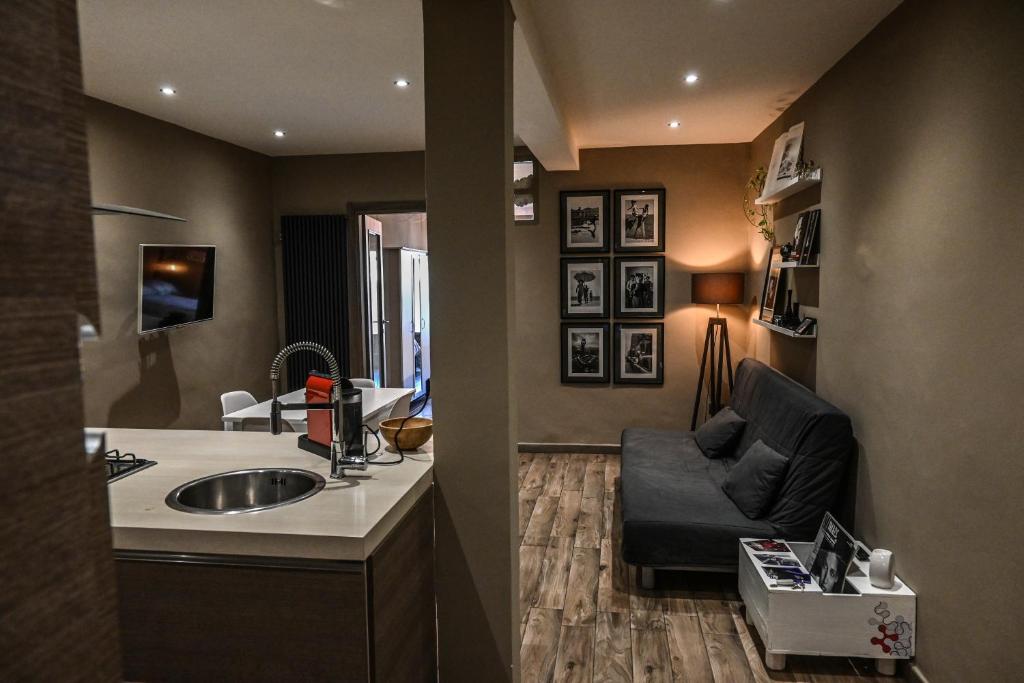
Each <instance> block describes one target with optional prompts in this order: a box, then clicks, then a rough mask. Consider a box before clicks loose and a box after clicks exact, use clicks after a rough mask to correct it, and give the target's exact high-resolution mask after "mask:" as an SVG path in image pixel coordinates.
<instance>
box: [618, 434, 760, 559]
mask: <svg viewBox="0 0 1024 683" xmlns="http://www.w3.org/2000/svg"><path fill="white" fill-rule="evenodd" d="M728 471H729V468H728V463H727V462H726V461H725V460H711V459H709V458H707V457H705V456H704V454H703V453H701V451H700V448H699V447H698V446H697V443H696V441H695V440H694V435H693V432H680V431H671V430H662V429H627V430H626V431H624V432H623V433H622V475H621V477H622V478H621V481H622V529H623V531H622V556H623V559H624V560H625V561H626V562H628V563H630V564H642V565H645V566H661V567H673V566H687V567H700V566H706V567H722V566H735V564H736V562H737V557H738V551H737V542H738V539H740V538H742V537H744V536H756V537H768V538H771V537H772V536H774V535H775V529H774V528H773V527H772V525H771V524H769V523H768V522H767V521H765V520H751V519H748V518H747V517H746V516H745V515H744V514H743V513H742V512H740V510H739V508H737V507H736V505H735V504H734V503H733V502H732V501H731V500H729V497H728V496H726V495H725V492H724V491H722V483H723V482H724V481H725V478H726V476H728Z"/></svg>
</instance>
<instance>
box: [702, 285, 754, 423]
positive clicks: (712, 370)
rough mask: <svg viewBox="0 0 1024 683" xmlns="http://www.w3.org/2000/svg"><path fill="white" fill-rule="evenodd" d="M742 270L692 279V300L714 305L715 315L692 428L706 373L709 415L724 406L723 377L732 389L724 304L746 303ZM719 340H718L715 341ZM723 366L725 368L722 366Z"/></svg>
mask: <svg viewBox="0 0 1024 683" xmlns="http://www.w3.org/2000/svg"><path fill="white" fill-rule="evenodd" d="M745 278H746V276H745V275H744V274H743V273H694V274H693V278H692V280H691V292H692V296H691V301H692V302H693V303H695V304H714V305H715V317H714V318H709V319H708V331H707V334H706V335H705V336H704V354H703V356H701V359H700V378H699V379H698V380H697V396H696V398H694V400H693V419H692V420H691V421H690V429H691V430H695V429H697V416H698V415H699V414H700V395H701V392H702V391H703V390H704V376H705V373H707V377H708V416H709V417H710V416H711V415H714V414H715V413H717V412H718V411H719V409H721V407H722V378H723V375H724V374H726V373H727V374H728V377H729V392H730V393H731V392H732V351H731V350H730V349H729V325H728V322H727V321H726V319H725V318H723V317H722V309H721V305H722V304H742V303H743V283H744V279H745ZM716 340H717V343H716ZM716 346H717V347H718V349H717V351H718V362H717V364H716V362H715V350H716V349H715V347H716ZM723 366H724V367H723Z"/></svg>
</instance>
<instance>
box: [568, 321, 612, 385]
mask: <svg viewBox="0 0 1024 683" xmlns="http://www.w3.org/2000/svg"><path fill="white" fill-rule="evenodd" d="M608 337H609V326H608V323H562V383H563V384H607V383H608V382H609V379H610V377H611V372H610V368H609V367H608V365H609V361H610V360H611V351H610V345H611V340H610V339H609V338H608Z"/></svg>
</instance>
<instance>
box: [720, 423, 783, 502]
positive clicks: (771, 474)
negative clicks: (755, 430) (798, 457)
mask: <svg viewBox="0 0 1024 683" xmlns="http://www.w3.org/2000/svg"><path fill="white" fill-rule="evenodd" d="M788 464H789V461H788V460H787V459H786V456H784V455H780V454H779V453H778V452H776V451H775V450H773V449H772V448H771V447H769V446H766V445H765V443H764V441H761V440H760V439H759V440H757V441H755V442H754V445H753V446H751V447H750V448H748V449H747V452H746V453H744V454H743V456H742V457H741V458H740V461H739V462H738V463H737V464H736V465H735V466H734V467H733V468H732V469H731V470H729V475H728V476H727V477H726V478H725V482H724V483H723V484H722V490H723V491H725V495H727V496H729V498H730V499H731V500H732V502H734V503H736V507H738V508H739V509H740V512H742V513H743V514H745V515H746V516H747V517H750V518H751V519H760V518H761V517H763V516H764V513H765V512H767V511H768V507H769V506H770V505H771V504H772V503H773V502H775V494H776V493H777V492H778V490H779V486H781V485H782V477H783V476H784V475H785V474H786V466H787V465H788Z"/></svg>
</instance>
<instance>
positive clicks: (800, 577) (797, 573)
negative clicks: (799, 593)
mask: <svg viewBox="0 0 1024 683" xmlns="http://www.w3.org/2000/svg"><path fill="white" fill-rule="evenodd" d="M761 571H763V572H764V575H765V576H767V577H768V578H769V579H771V580H772V581H792V582H794V583H796V584H799V585H801V586H806V585H807V584H809V583H810V582H811V575H810V574H808V573H807V572H805V571H804V570H803V569H801V568H799V567H761Z"/></svg>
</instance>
